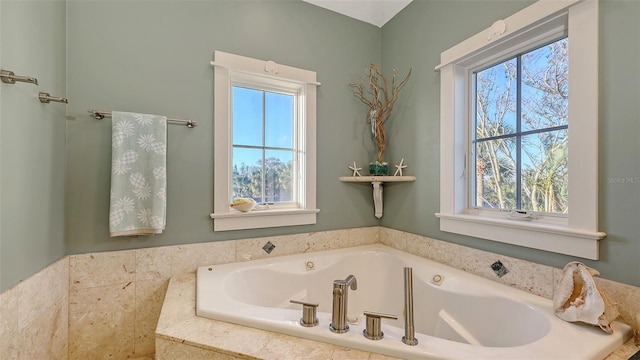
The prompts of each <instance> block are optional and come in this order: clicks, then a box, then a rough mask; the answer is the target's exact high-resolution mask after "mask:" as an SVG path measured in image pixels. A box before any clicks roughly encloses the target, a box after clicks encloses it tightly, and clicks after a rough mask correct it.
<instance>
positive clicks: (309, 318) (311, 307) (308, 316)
mask: <svg viewBox="0 0 640 360" xmlns="http://www.w3.org/2000/svg"><path fill="white" fill-rule="evenodd" d="M289 302H290V303H292V304H299V305H302V317H301V318H300V325H302V326H304V327H314V326H316V325H318V318H317V317H316V311H317V309H318V305H319V304H318V303H308V302H304V301H298V300H289Z"/></svg>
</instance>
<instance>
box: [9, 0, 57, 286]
mask: <svg viewBox="0 0 640 360" xmlns="http://www.w3.org/2000/svg"><path fill="white" fill-rule="evenodd" d="M65 8H66V4H65V2H64V1H46V2H45V1H0V67H1V68H2V69H6V70H11V71H14V72H15V73H16V74H18V75H29V76H34V77H36V78H37V79H38V81H39V84H40V85H39V86H35V85H32V84H26V83H16V84H14V85H10V84H5V83H0V91H1V94H0V199H1V201H0V291H3V290H5V289H8V288H9V287H11V286H12V285H14V284H16V283H17V282H19V281H21V280H23V279H25V278H27V277H28V276H30V275H32V274H34V273H36V272H38V271H39V270H41V269H42V268H44V267H45V266H47V265H49V264H51V263H52V262H54V261H56V260H58V259H60V258H61V257H63V256H64V255H65V253H66V251H65V243H64V174H65V173H64V171H65V105H62V104H54V103H52V104H41V103H40V102H39V101H38V92H40V91H44V92H48V93H50V94H51V95H54V96H65V94H66V89H65V56H66V44H65V23H66V19H65V11H66V10H65Z"/></svg>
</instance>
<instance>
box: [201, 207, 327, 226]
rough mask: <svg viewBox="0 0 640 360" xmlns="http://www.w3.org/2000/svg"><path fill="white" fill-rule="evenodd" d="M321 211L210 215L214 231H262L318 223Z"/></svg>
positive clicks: (231, 212) (263, 211) (250, 212)
mask: <svg viewBox="0 0 640 360" xmlns="http://www.w3.org/2000/svg"><path fill="white" fill-rule="evenodd" d="M318 212H320V210H319V209H282V210H260V211H249V212H238V211H235V210H234V211H229V212H225V213H217V214H210V215H209V216H210V217H211V218H212V219H213V231H229V230H243V229H260V228H270V227H280V226H295V225H310V224H315V223H316V214H317V213H318Z"/></svg>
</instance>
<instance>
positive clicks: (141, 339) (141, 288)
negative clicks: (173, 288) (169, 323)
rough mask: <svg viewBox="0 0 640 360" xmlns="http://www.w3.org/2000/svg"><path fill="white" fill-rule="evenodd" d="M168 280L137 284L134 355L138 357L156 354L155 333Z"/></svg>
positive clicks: (139, 282) (138, 282)
mask: <svg viewBox="0 0 640 360" xmlns="http://www.w3.org/2000/svg"><path fill="white" fill-rule="evenodd" d="M168 284H169V280H168V279H159V280H145V281H137V282H136V294H135V303H136V307H135V325H134V335H135V342H134V353H135V355H136V356H142V355H149V354H153V353H154V352H155V345H154V344H155V332H156V326H157V324H158V317H159V316H160V310H161V309H162V303H163V301H164V294H165V292H166V291H167V285H168Z"/></svg>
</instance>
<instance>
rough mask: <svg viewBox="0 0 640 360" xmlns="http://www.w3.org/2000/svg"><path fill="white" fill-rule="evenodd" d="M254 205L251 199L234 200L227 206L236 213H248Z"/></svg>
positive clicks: (254, 202)
mask: <svg viewBox="0 0 640 360" xmlns="http://www.w3.org/2000/svg"><path fill="white" fill-rule="evenodd" d="M256 205H257V203H256V201H255V200H253V199H251V198H236V199H234V200H233V202H232V203H231V205H229V206H230V207H231V208H233V209H236V210H238V211H242V212H249V211H251V210H253V208H254V207H256Z"/></svg>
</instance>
